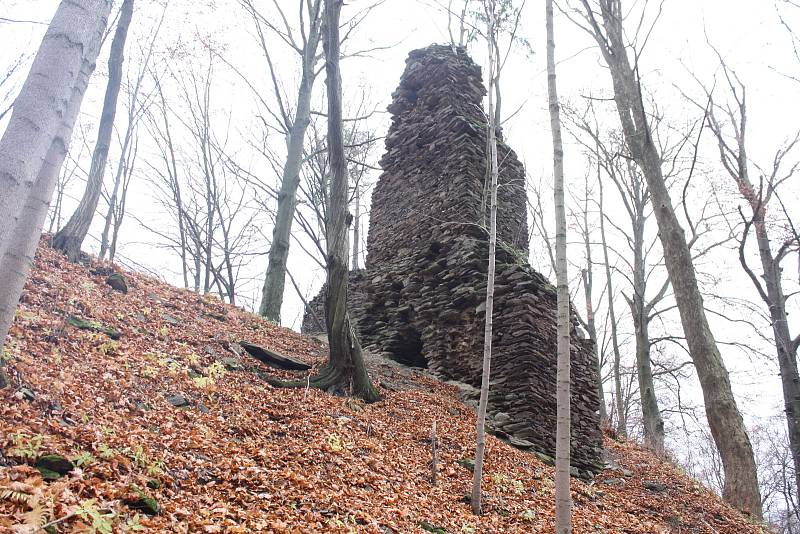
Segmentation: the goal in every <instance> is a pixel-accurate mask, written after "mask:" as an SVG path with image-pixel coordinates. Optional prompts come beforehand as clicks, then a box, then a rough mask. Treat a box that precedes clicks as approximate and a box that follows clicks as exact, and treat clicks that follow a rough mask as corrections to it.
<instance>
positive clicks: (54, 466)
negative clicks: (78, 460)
mask: <svg viewBox="0 0 800 534" xmlns="http://www.w3.org/2000/svg"><path fill="white" fill-rule="evenodd" d="M36 468H37V469H39V470H40V472H41V471H50V472H52V473H56V474H57V475H59V476H64V475H66V474H67V473H69V472H70V471H72V470H73V469H75V464H73V463H72V462H71V461H69V460H68V459H67V458H64V457H63V456H61V455H59V454H46V455H44V456H41V457H39V459H37V460H36ZM43 474H44V473H43Z"/></svg>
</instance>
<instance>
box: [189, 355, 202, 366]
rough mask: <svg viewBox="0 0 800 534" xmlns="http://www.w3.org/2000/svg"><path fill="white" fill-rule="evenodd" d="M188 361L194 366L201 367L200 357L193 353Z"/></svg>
mask: <svg viewBox="0 0 800 534" xmlns="http://www.w3.org/2000/svg"><path fill="white" fill-rule="evenodd" d="M186 361H187V362H189V365H192V366H196V365H200V356H198V355H197V353H195V352H193V353H191V354H189V355H188V356H187V357H186Z"/></svg>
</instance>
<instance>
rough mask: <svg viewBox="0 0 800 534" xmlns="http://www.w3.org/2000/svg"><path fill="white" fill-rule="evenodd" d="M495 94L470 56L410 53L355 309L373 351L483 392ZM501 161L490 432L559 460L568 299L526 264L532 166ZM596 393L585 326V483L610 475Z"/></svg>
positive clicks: (581, 455) (581, 413)
mask: <svg viewBox="0 0 800 534" xmlns="http://www.w3.org/2000/svg"><path fill="white" fill-rule="evenodd" d="M485 94H486V90H485V89H484V86H483V83H482V81H481V70H480V67H478V66H477V65H476V64H475V63H474V62H473V61H472V60H471V59H470V58H469V56H467V54H466V52H465V51H464V50H463V49H457V50H456V51H455V52H454V51H453V49H452V48H450V47H449V46H437V45H434V46H430V47H428V48H424V49H421V50H415V51H413V52H411V53H410V55H409V57H408V60H407V62H406V69H405V72H404V73H403V76H402V78H401V81H400V86H399V87H398V89H397V91H396V92H395V93H394V94H393V102H392V104H391V105H390V106H389V112H390V113H391V114H392V125H391V127H390V129H389V134H388V136H387V138H386V154H385V155H384V156H383V158H382V159H381V162H380V164H381V167H382V168H383V169H384V172H383V174H382V175H381V176H380V178H379V180H378V182H377V185H376V186H375V191H374V193H373V196H372V208H371V213H370V226H369V235H368V238H367V260H366V268H365V269H362V270H358V271H354V272H353V273H351V277H350V285H349V296H348V302H349V306H350V313H351V317H352V319H353V322H354V324H355V325H356V328H357V329H358V333H359V335H360V339H361V342H362V344H363V345H364V346H365V347H367V348H369V349H371V350H372V351H375V352H378V353H381V354H383V355H385V356H387V357H389V358H392V359H394V360H396V361H398V362H401V363H403V364H407V365H412V366H419V367H427V368H428V369H429V370H430V371H431V372H432V373H434V374H435V375H437V376H439V377H441V378H443V379H446V380H455V381H458V382H463V383H466V384H469V385H470V386H473V387H480V381H481V365H482V358H483V337H484V316H485V297H486V272H487V263H488V250H489V244H488V235H487V231H486V230H485V229H484V224H483V219H484V215H483V213H484V211H486V212H488V209H487V208H485V207H484V206H485V204H486V202H485V201H484V199H485V196H484V195H485V177H486V175H487V170H486V161H487V158H486V148H487V147H486V145H487V142H486V139H487V135H486V126H487V122H486V118H485V115H484V112H483V109H482V107H481V106H482V99H483V96H484V95H485ZM498 158H499V161H500V180H499V189H498V210H497V237H498V247H497V259H496V261H497V278H496V282H495V304H494V317H493V319H494V337H493V351H492V375H491V383H490V392H489V419H488V421H489V425H490V426H491V427H492V428H493V429H494V432H495V433H496V434H497V435H499V436H500V437H503V438H506V439H508V440H509V441H510V442H511V443H512V444H514V445H516V446H518V447H521V448H528V449H532V450H534V451H538V452H540V453H544V454H547V455H550V456H554V452H555V428H556V395H555V384H556V292H555V288H554V287H553V286H552V285H551V284H550V283H548V281H547V280H546V279H545V278H544V277H543V276H542V275H540V274H539V273H537V272H536V271H534V270H533V269H532V268H531V267H530V266H529V265H528V263H527V260H526V258H527V255H528V226H527V215H526V214H527V209H526V193H525V173H524V169H523V167H522V164H521V163H520V162H519V161H518V159H517V157H516V155H515V154H514V152H513V151H512V150H511V149H510V148H509V147H508V146H506V145H505V143H503V142H502V140H498ZM309 307H310V308H311V310H307V313H306V317H305V320H304V322H303V331H304V332H307V333H314V332H315V331H318V330H319V328H318V327H317V324H318V323H317V321H316V320H315V319H314V318H313V315H314V313H316V316H317V317H320V318H323V317H324V315H323V314H324V306H323V297H322V295H320V296H317V297H316V298H315V299H314V301H312V302H311V303H310V305H309ZM312 310H314V311H312ZM596 384H597V369H596V363H595V361H594V357H593V355H592V352H591V345H590V343H589V342H588V341H587V340H584V339H582V338H581V337H580V336H579V335H578V333H577V328H576V327H575V326H574V325H573V335H572V464H573V466H574V467H576V468H578V469H579V471H580V474H582V475H588V474H589V473H591V472H594V471H596V470H597V469H598V468H599V466H600V453H601V446H602V443H601V433H600V423H599V415H598V409H599V402H598V397H597V390H596ZM467 389H469V388H467ZM587 472H588V473H587Z"/></svg>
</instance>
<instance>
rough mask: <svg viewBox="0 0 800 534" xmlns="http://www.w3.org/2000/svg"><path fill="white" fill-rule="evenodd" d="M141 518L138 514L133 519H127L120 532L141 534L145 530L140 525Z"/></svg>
mask: <svg viewBox="0 0 800 534" xmlns="http://www.w3.org/2000/svg"><path fill="white" fill-rule="evenodd" d="M140 521H141V517H140V516H139V514H136V515H135V516H133V517H129V518H128V519H127V520H126V521H125V523H124V524H123V525H122V532H143V531H145V530H147V529H146V528H145V527H144V526H143V525H142V524H141V523H140Z"/></svg>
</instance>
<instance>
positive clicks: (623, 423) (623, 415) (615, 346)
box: [598, 180, 628, 437]
mask: <svg viewBox="0 0 800 534" xmlns="http://www.w3.org/2000/svg"><path fill="white" fill-rule="evenodd" d="M598 186H599V190H600V195H599V202H600V244H601V246H602V249H603V270H604V271H605V275H606V288H607V289H608V290H607V291H606V297H607V299H608V322H609V323H610V327H611V348H612V350H613V351H614V362H613V369H614V373H613V374H614V402H615V404H616V407H617V409H616V411H617V421H616V423H617V434H619V435H620V436H623V437H627V436H628V421H627V419H628V417H627V407H626V406H625V399H624V398H623V394H622V370H621V362H622V354H621V352H620V350H619V335H618V332H617V314H616V311H615V310H614V286H613V285H612V283H611V262H610V261H609V260H608V241H607V240H606V221H605V212H604V210H603V208H604V203H603V200H604V198H603V182H602V180H600V181H598Z"/></svg>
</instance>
